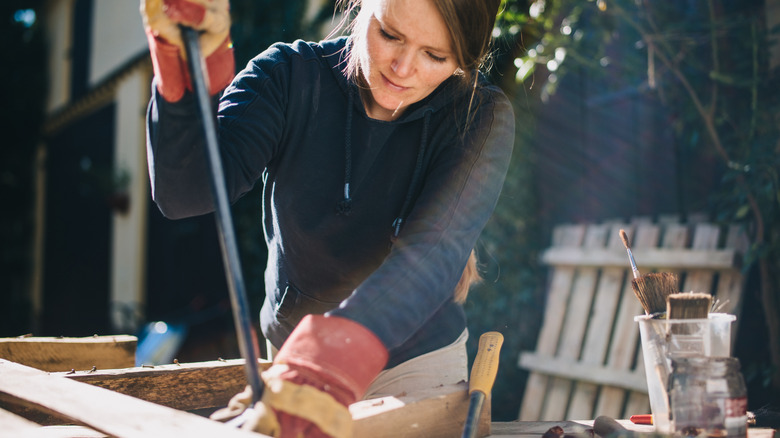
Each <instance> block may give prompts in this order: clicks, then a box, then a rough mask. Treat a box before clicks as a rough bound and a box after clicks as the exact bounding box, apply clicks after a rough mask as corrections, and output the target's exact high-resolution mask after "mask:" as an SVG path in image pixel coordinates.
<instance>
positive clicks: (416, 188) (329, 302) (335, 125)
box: [147, 38, 514, 367]
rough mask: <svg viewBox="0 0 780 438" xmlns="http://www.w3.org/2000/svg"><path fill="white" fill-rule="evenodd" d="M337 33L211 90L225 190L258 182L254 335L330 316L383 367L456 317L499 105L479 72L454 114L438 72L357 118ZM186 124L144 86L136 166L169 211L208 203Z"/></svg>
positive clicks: (502, 113) (495, 147) (188, 111)
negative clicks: (430, 83) (400, 108)
mask: <svg viewBox="0 0 780 438" xmlns="http://www.w3.org/2000/svg"><path fill="white" fill-rule="evenodd" d="M347 41H348V40H347V39H346V38H339V39H336V40H331V41H325V42H321V43H307V42H303V41H296V42H295V43H293V44H276V45H274V46H272V47H270V48H269V49H268V50H266V51H264V52H263V53H261V54H260V55H258V56H257V57H255V58H254V59H253V60H251V61H250V62H249V64H248V65H247V66H246V68H245V69H244V70H243V71H241V72H240V73H239V74H238V75H237V76H236V78H235V79H234V81H233V83H232V84H231V85H230V86H229V87H228V88H227V89H226V90H225V91H224V93H223V95H222V97H221V98H220V100H219V110H218V129H219V143H220V150H221V154H222V160H223V167H224V172H225V179H226V185H227V189H228V193H229V196H230V197H231V200H233V201H235V200H236V199H238V198H239V197H241V196H242V195H243V194H245V193H247V192H248V191H249V190H251V188H252V187H253V185H254V184H255V183H257V182H258V181H262V183H263V184H264V189H263V199H262V202H263V227H264V233H265V239H266V244H267V246H268V265H267V267H266V271H265V287H266V290H265V294H266V299H265V303H264V305H263V309H262V311H261V315H260V319H261V327H262V330H263V334H264V335H265V336H266V337H267V338H268V339H270V340H271V342H272V343H273V344H274V345H275V346H276V347H277V348H278V347H280V346H281V345H282V343H283V342H284V341H285V339H286V338H287V336H288V335H289V334H290V332H291V331H292V329H293V328H294V327H295V325H296V324H297V323H298V321H300V319H301V318H302V317H303V316H305V315H306V314H309V313H317V314H323V313H330V314H333V315H338V316H341V317H345V318H349V319H351V320H354V321H357V322H359V323H361V324H363V325H364V326H365V327H367V328H368V329H370V330H371V331H372V332H373V333H374V334H376V335H377V336H378V337H379V339H381V340H382V342H383V343H384V345H385V346H386V347H387V348H388V350H389V352H390V360H389V362H388V365H387V366H388V367H391V366H394V365H396V364H398V363H400V362H403V361H405V360H407V359H410V358H412V357H415V356H418V355H420V354H423V353H426V352H429V351H432V350H435V349H437V348H440V347H442V346H445V345H447V344H449V343H451V342H453V341H454V340H455V339H456V338H457V337H458V335H460V333H461V332H462V331H463V330H464V328H465V326H466V322H465V315H464V312H463V309H462V306H460V305H459V304H457V303H455V302H454V301H453V290H454V287H455V285H456V284H457V282H458V279H459V278H460V276H461V273H462V271H463V268H464V267H465V264H466V260H467V258H468V256H469V253H470V251H471V249H472V248H473V247H474V245H475V243H476V240H477V238H478V237H479V234H480V232H481V231H482V228H483V227H484V226H485V223H486V222H487V220H488V218H489V217H490V215H491V214H492V211H493V209H494V207H495V204H496V202H497V199H498V196H499V193H500V191H501V186H502V184H503V181H504V177H505V175H506V171H507V167H508V165H509V159H510V156H511V151H512V145H513V141H514V115H513V112H512V108H511V105H510V103H509V101H508V99H507V98H506V96H505V95H504V94H503V93H502V92H501V90H500V89H499V88H497V87H495V86H491V85H489V84H487V83H485V82H484V81H482V82H481V85H480V86H479V87H478V88H477V92H476V94H475V95H474V96H473V102H474V105H475V106H476V107H477V109H476V110H472V111H470V112H467V111H466V108H467V107H468V104H469V101H471V99H472V96H471V93H470V92H469V91H465V92H464V90H463V88H462V86H460V85H459V82H458V81H459V78H456V77H453V78H450V79H448V80H447V81H445V82H444V83H443V84H441V85H440V86H439V87H438V88H437V89H436V90H435V91H433V92H432V93H431V94H430V95H429V96H428V97H427V98H425V99H424V100H422V101H420V102H417V103H415V104H413V105H411V106H409V107H408V108H407V109H406V111H404V113H403V114H402V115H401V116H400V117H399V118H398V119H397V120H394V121H391V122H386V121H379V120H374V119H371V118H369V117H368V116H367V114H366V111H365V108H364V106H363V103H362V101H361V99H360V97H359V93H358V89H357V86H356V85H355V84H354V83H352V82H351V81H349V80H348V79H347V78H346V77H345V75H344V71H343V70H344V67H345V64H344V62H345V59H344V58H345V51H344V49H345V46H346V44H347ZM466 117H471V119H470V122H469V123H466ZM201 129H202V128H201V127H200V125H199V123H198V121H197V113H196V108H195V105H194V99H193V97H192V96H191V95H189V94H187V95H185V97H184V98H183V99H182V100H181V101H178V102H176V103H169V102H166V101H164V100H163V99H162V97H161V96H160V95H159V94H158V93H157V92H156V88H155V87H153V96H152V101H151V103H150V106H149V114H148V145H147V149H148V151H147V152H148V159H149V173H150V178H151V184H152V195H153V198H154V200H155V202H156V203H157V205H158V206H159V208H160V210H161V211H162V212H163V214H164V215H165V216H167V217H169V218H180V217H187V216H193V215H199V214H204V213H208V212H211V211H213V210H214V204H213V200H212V195H211V188H210V183H209V178H210V177H209V173H208V168H207V162H206V158H205V147H204V144H203V135H202V134H201ZM477 299H478V298H477Z"/></svg>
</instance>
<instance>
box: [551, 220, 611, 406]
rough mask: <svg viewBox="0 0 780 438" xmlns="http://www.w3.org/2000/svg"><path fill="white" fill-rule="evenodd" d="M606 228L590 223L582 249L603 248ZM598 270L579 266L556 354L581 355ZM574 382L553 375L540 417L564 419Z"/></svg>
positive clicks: (562, 355)
mask: <svg viewBox="0 0 780 438" xmlns="http://www.w3.org/2000/svg"><path fill="white" fill-rule="evenodd" d="M608 231H609V227H608V226H605V225H590V226H588V227H587V229H586V231H585V241H584V242H583V247H585V248H603V247H604V245H605V244H606V241H607V232H608ZM597 279H598V269H596V268H592V267H581V268H578V269H577V271H576V274H575V281H574V284H573V287H572V291H571V295H570V298H569V302H568V304H567V306H566V307H567V309H566V314H565V316H564V318H563V321H562V323H564V326H563V330H562V331H561V338H560V341H559V343H558V348H557V351H556V354H555V356H556V357H558V358H562V359H569V360H570V361H572V362H573V361H576V360H577V359H578V358H579V356H580V351H581V349H582V343H583V340H584V335H585V330H586V327H587V324H588V320H589V317H590V308H591V303H592V302H593V294H594V293H595V289H596V282H597ZM572 384H573V382H572V381H571V380H570V379H564V378H560V377H553V378H552V379H551V380H550V386H549V388H548V390H547V397H546V398H545V399H544V402H543V404H542V412H541V416H540V417H539V419H541V420H558V419H561V418H564V416H565V414H566V408H567V406H568V402H569V398H570V396H571V391H572Z"/></svg>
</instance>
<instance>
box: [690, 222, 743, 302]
mask: <svg viewBox="0 0 780 438" xmlns="http://www.w3.org/2000/svg"><path fill="white" fill-rule="evenodd" d="M719 237H720V227H719V226H717V225H712V224H698V225H696V227H695V229H694V233H693V242H692V244H691V249H694V250H705V251H710V250H714V249H716V248H717V247H718V238H719ZM732 251H733V250H732ZM714 274H715V273H714V272H712V271H705V270H700V269H697V270H691V271H689V272H688V274H687V275H686V276H685V283H684V285H683V287H682V291H683V292H688V291H693V292H705V293H713V290H712V286H713V281H714Z"/></svg>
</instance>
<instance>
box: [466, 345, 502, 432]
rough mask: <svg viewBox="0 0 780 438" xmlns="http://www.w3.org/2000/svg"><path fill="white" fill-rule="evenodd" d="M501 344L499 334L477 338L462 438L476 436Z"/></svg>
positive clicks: (492, 381)
mask: <svg viewBox="0 0 780 438" xmlns="http://www.w3.org/2000/svg"><path fill="white" fill-rule="evenodd" d="M503 343H504V336H502V335H501V333H499V332H487V333H484V334H482V336H480V337H479V347H478V348H477V357H476V358H474V365H472V367H471V377H470V378H469V412H468V415H467V416H466V424H465V426H464V427H463V438H474V437H476V436H477V429H479V416H480V414H481V413H482V405H483V404H484V402H485V398H486V397H487V395H488V394H490V390H491V389H492V388H493V383H494V382H495V381H496V374H497V373H498V359H499V352H500V351H501V344H503Z"/></svg>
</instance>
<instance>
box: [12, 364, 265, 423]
mask: <svg viewBox="0 0 780 438" xmlns="http://www.w3.org/2000/svg"><path fill="white" fill-rule="evenodd" d="M259 366H260V370H261V371H262V370H265V369H266V368H268V366H270V362H268V361H264V360H261V361H260V362H259ZM53 375H56V376H62V377H66V378H69V379H72V380H77V381H80V382H84V383H89V384H91V385H95V386H99V387H101V388H105V389H109V390H112V391H115V392H118V393H120V394H125V395H130V396H133V397H136V398H139V399H141V400H145V401H149V402H152V403H156V404H160V405H163V406H167V407H170V408H174V409H178V410H183V411H200V412H204V411H208V410H211V411H213V410H214V409H216V408H220V407H224V406H227V403H228V401H229V400H230V398H231V397H232V396H234V395H235V394H237V393H239V392H241V391H243V390H244V388H245V387H246V374H245V371H244V360H243V359H229V360H218V361H206V362H195V363H183V364H172V365H157V366H153V367H151V366H143V367H135V368H121V369H113V370H97V371H94V372H93V371H76V372H67V373H53ZM0 407H1V408H5V409H8V410H10V411H12V412H15V413H17V414H18V415H21V416H23V417H25V418H28V419H30V420H32V421H35V422H36V423H38V424H42V425H57V424H62V423H63V420H64V419H63V418H62V417H58V416H56V415H50V414H49V413H46V412H42V411H40V410H36V409H35V408H34V407H21V406H6V405H4V404H3V403H2V401H0Z"/></svg>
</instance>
